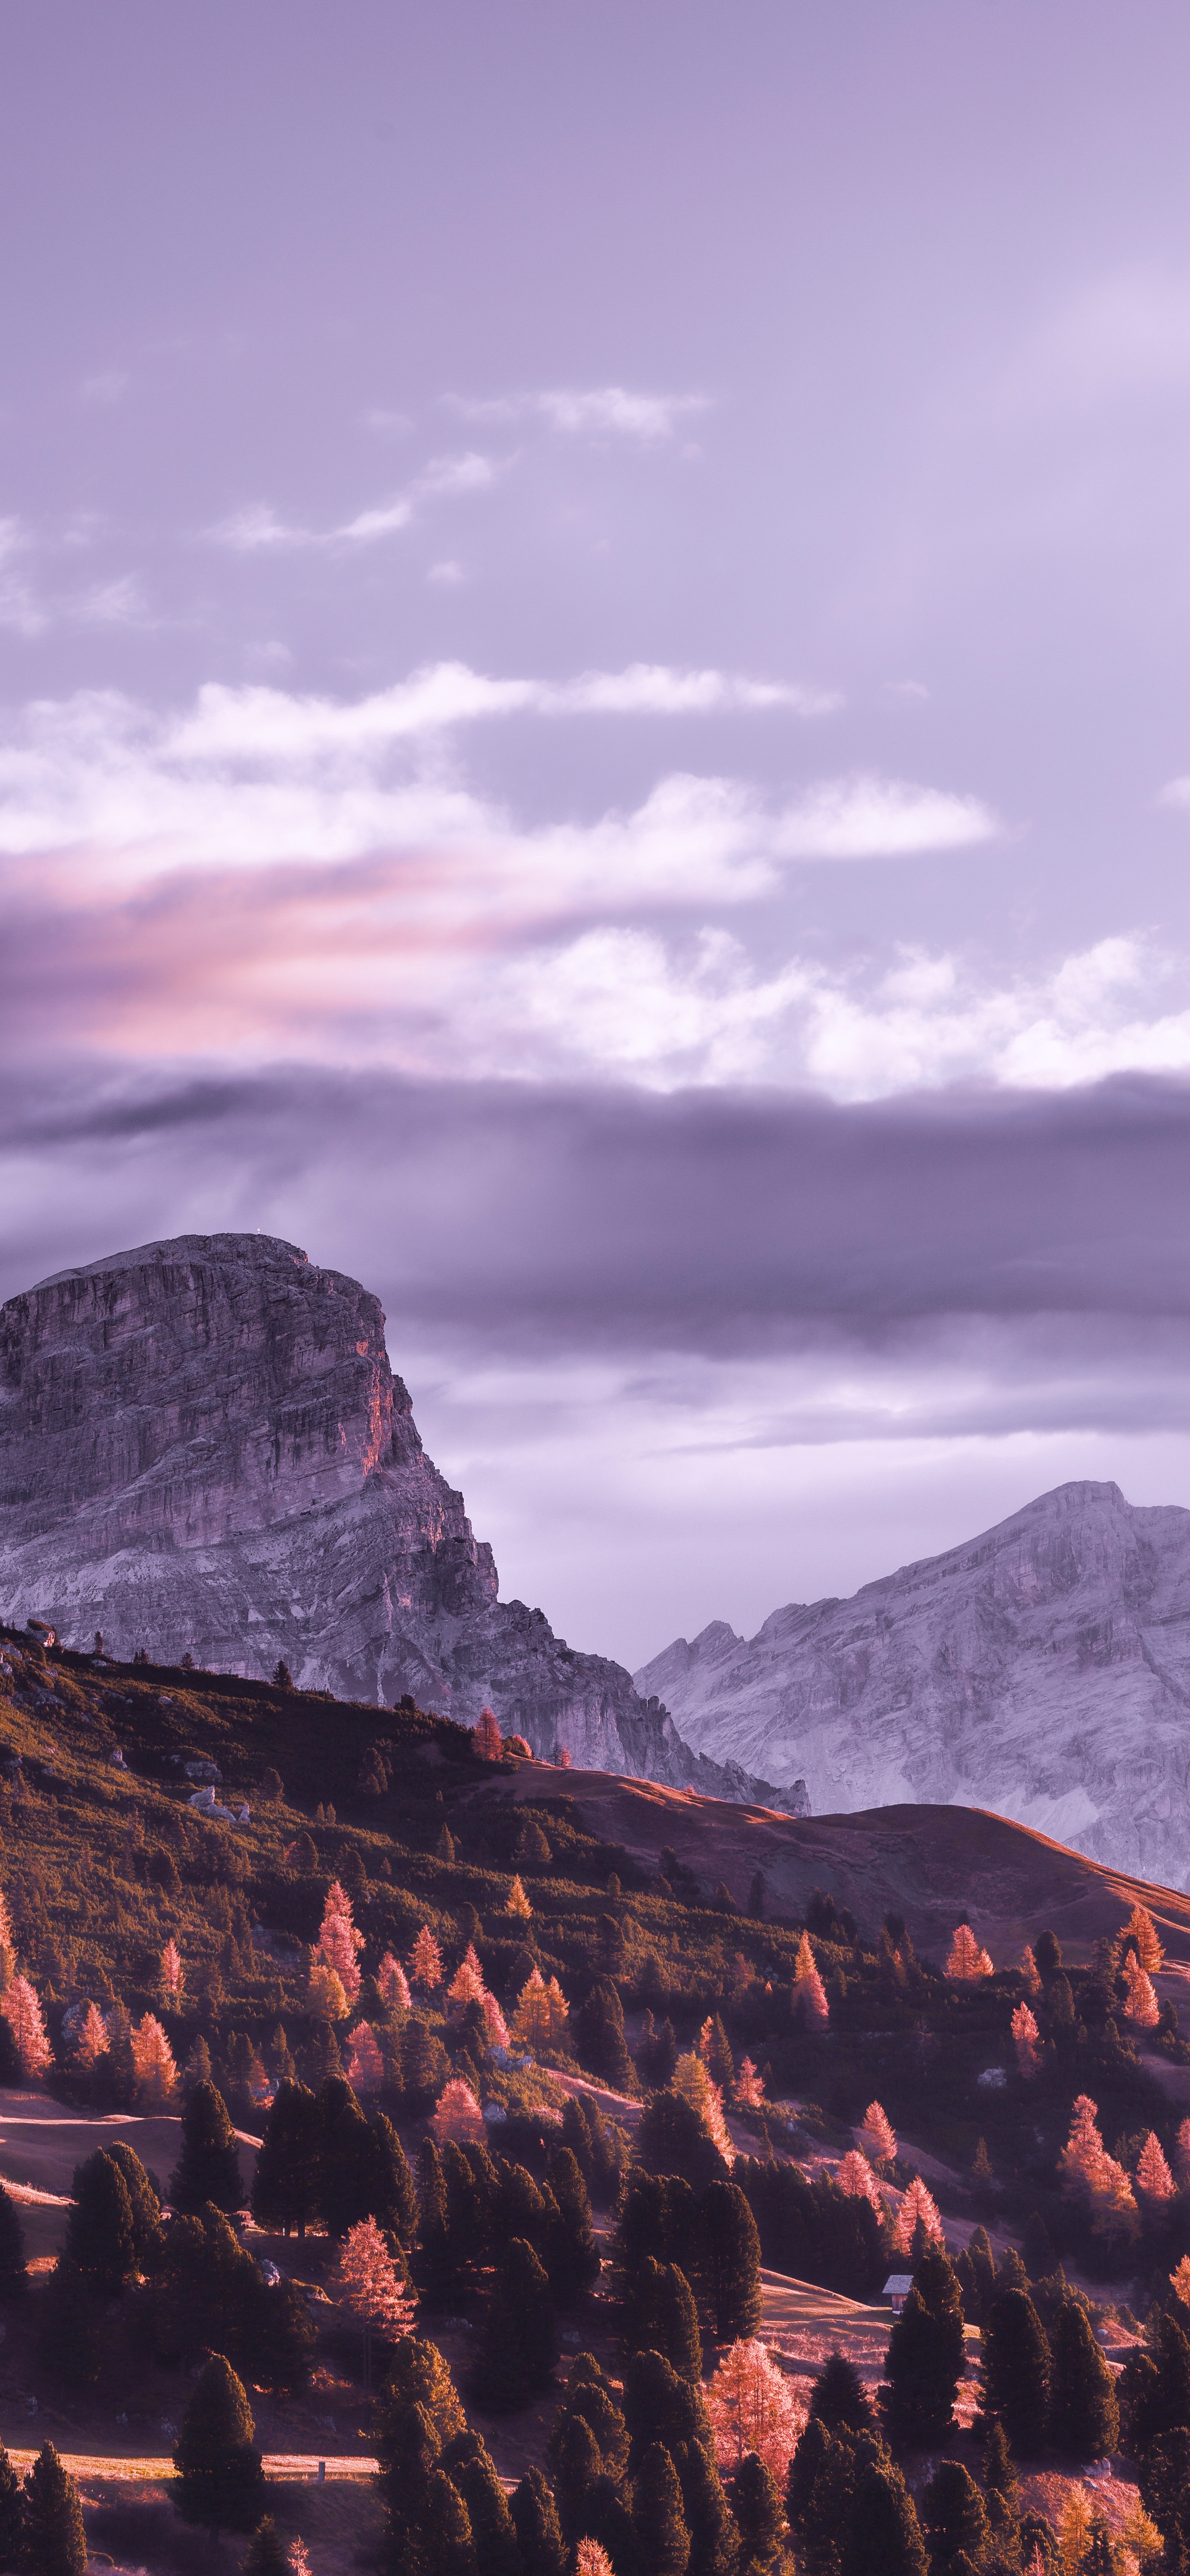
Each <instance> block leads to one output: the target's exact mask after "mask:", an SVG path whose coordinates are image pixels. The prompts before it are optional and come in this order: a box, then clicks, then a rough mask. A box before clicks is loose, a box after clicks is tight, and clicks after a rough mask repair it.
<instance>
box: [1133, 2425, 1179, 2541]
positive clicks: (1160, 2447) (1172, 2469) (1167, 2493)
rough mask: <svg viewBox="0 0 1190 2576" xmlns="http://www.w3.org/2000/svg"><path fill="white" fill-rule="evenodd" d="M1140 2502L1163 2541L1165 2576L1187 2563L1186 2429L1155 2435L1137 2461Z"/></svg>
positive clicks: (1177, 2426)
mask: <svg viewBox="0 0 1190 2576" xmlns="http://www.w3.org/2000/svg"><path fill="white" fill-rule="evenodd" d="M1139 2471H1140V2500H1141V2503H1142V2504H1143V2506H1144V2509H1145V2512H1146V2513H1147V2514H1151V2516H1152V2518H1153V2521H1154V2522H1155V2523H1156V2525H1157V2529H1158V2531H1159V2532H1160V2534H1161V2537H1162V2539H1163V2541H1164V2542H1165V2569H1166V2576H1183V2571H1184V2569H1185V2568H1186V2566H1187V2565H1188V2564H1190V2429H1188V2428H1187V2426H1186V2425H1184V2424H1178V2425H1176V2426H1174V2427H1173V2429H1172V2430H1171V2431H1169V2432H1167V2433H1158V2434H1157V2435H1156V2436H1155V2438H1154V2439H1153V2441H1152V2442H1150V2444H1149V2446H1148V2449H1147V2450H1146V2451H1145V2452H1144V2453H1143V2455H1142V2457H1141V2460H1140V2462H1139Z"/></svg>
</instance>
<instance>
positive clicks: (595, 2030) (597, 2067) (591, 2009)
mask: <svg viewBox="0 0 1190 2576" xmlns="http://www.w3.org/2000/svg"><path fill="white" fill-rule="evenodd" d="M573 2028H574V2033H575V2039H576V2042H577V2046H578V2052H579V2056H580V2057H581V2059H582V2062H583V2065H584V2066H585V2067H586V2068H587V2070H588V2073H589V2074H591V2075H599V2076H602V2078H603V2081H604V2083H605V2084H611V2085H613V2086H614V2087H615V2090H616V2091H617V2092H618V2093H635V2092H636V2091H637V2090H638V2086H637V2081H636V2069H635V2067H634V2065H633V2063H632V2059H631V2058H630V2056H629V2054H628V2044H627V2041H626V2040H625V2037H624V2007H623V2005H622V2003H621V2001H620V1998H619V1995H618V1993H617V1991H616V1988H615V1987H614V1985H613V1984H612V1982H611V1979H610V1977H601V1978H598V1979H597V1980H596V1983H595V1984H594V1985H593V1986H592V1988H591V1991H590V1993H589V1994H588V1996H587V1998H586V2000H585V2002H584V2003H582V2004H580V2006H579V2009H578V2011H577V2013H576V2014H575V2016H574V2023H573Z"/></svg>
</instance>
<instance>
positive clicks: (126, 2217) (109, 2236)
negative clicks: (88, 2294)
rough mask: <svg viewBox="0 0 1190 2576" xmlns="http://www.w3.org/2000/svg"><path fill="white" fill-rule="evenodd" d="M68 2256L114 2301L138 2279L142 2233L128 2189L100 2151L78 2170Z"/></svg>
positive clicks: (95, 2287) (66, 2249) (93, 2285)
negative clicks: (139, 2235) (138, 2237)
mask: <svg viewBox="0 0 1190 2576" xmlns="http://www.w3.org/2000/svg"><path fill="white" fill-rule="evenodd" d="M71 2194H72V2203H71V2210H70V2215H69V2217H68V2219H67V2221H66V2235H65V2238H64V2241H63V2252H64V2254H65V2256H66V2260H67V2262H69V2263H72V2264H74V2266H75V2268H76V2269H77V2270H78V2271H79V2272H81V2274H82V2276H83V2279H84V2280H85V2281H87V2282H88V2283H89V2285H90V2287H91V2288H92V2289H93V2290H97V2291H102V2292H103V2293H105V2294H106V2296H108V2297H109V2298H110V2297H114V2296H115V2295H116V2294H117V2293H118V2292H119V2291H121V2290H123V2289H125V2288H126V2287H127V2284H128V2283H129V2281H132V2280H134V2279H135V2277H136V2271H137V2262H136V2230H135V2227H134V2225H133V2218H132V2203H131V2201H130V2199H129V2195H128V2186H127V2184H126V2182H125V2180H124V2176H123V2174H122V2173H121V2171H120V2168H119V2166H118V2164H116V2162H115V2160H114V2158H113V2157H111V2156H108V2155H105V2154H104V2153H103V2151H102V2149H100V2151H99V2152H98V2153H97V2154H96V2155H93V2156H88V2158H87V2160H86V2163H85V2164H81V2165H76V2167H75V2173H74V2180H73V2182H72V2184H71Z"/></svg>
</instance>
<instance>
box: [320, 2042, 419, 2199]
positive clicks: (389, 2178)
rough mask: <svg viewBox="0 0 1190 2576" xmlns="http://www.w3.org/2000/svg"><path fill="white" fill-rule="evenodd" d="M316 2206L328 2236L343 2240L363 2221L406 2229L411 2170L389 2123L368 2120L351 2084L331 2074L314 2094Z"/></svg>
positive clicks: (378, 2115) (378, 2117) (380, 2117)
mask: <svg viewBox="0 0 1190 2576" xmlns="http://www.w3.org/2000/svg"><path fill="white" fill-rule="evenodd" d="M316 2114H317V2122H318V2203H319V2208H320V2210H321V2213H322V2218H323V2221H324V2224H325V2226H326V2229H327V2233H328V2235H330V2236H337V2237H343V2236H346V2234H347V2231H348V2229H349V2228H351V2227H354V2226H355V2224H356V2222H357V2220H359V2219H361V2218H376V2219H378V2220H379V2221H380V2224H381V2226H382V2227H394V2228H398V2229H399V2228H400V2227H401V2226H402V2225H404V2226H405V2227H406V2229H407V2228H408V2223H409V2217H410V2214H411V2204H412V2189H411V2182H410V2177H409V2168H408V2166H407V2164H406V2162H405V2158H404V2155H403V2153H402V2150H401V2147H400V2145H399V2142H398V2140H397V2136H396V2132H395V2130H394V2129H393V2127H392V2124H391V2122H390V2121H388V2120H386V2119H385V2118H384V2116H383V2114H382V2113H380V2112H374V2113H373V2114H372V2116H371V2118H366V2117H365V2115H364V2113H363V2111H362V2110H361V2109H360V2106H359V2103H358V2102H357V2101H356V2098H355V2095H354V2093H353V2092H352V2090H351V2086H350V2084H348V2083H347V2081H346V2079H345V2078H344V2077H343V2076H341V2075H337V2076H331V2077H330V2078H329V2080H328V2082H327V2083H325V2084H324V2085H323V2086H322V2087H321V2089H320V2091H319V2094H318V2100H317V2105H316Z"/></svg>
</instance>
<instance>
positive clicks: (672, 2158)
mask: <svg viewBox="0 0 1190 2576" xmlns="http://www.w3.org/2000/svg"><path fill="white" fill-rule="evenodd" d="M634 2153H635V2158H636V2162H637V2164H638V2165H639V2166H640V2167H641V2169H642V2170H643V2171H644V2172H645V2173H658V2174H677V2175H679V2176H680V2177H681V2178H682V2179H683V2180H684V2181H685V2182H688V2183H689V2184H690V2187H691V2189H692V2190H693V2191H696V2192H704V2191H705V2190H706V2189H707V2186H708V2184H710V2183H713V2182H722V2181H723V2180H724V2179H725V2177H726V2172H727V2168H726V2165H725V2164H724V2161H723V2158H722V2156H721V2155H720V2153H719V2150H718V2147H717V2146H716V2144H715V2141H714V2139H713V2138H712V2137H710V2136H709V2135H708V2133H707V2130H706V2128H705V2127H704V2124H703V2122H702V2121H701V2120H700V2118H699V2116H698V2113H697V2111H696V2110H695V2108H694V2104H693V2102H688V2101H687V2100H686V2096H685V2094H684V2093H674V2092H668V2093H654V2095H653V2096H652V2099H651V2101H648V2102H646V2104H645V2107H644V2111H643V2113H642V2115H641V2117H640V2119H639V2120H638V2121H637V2124H636V2139H635V2146H634Z"/></svg>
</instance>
